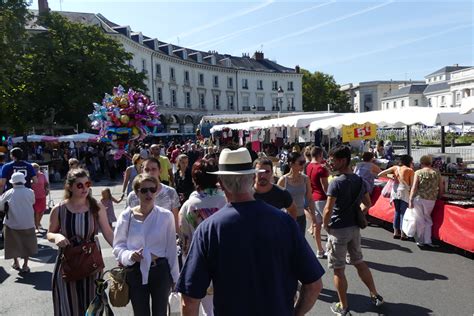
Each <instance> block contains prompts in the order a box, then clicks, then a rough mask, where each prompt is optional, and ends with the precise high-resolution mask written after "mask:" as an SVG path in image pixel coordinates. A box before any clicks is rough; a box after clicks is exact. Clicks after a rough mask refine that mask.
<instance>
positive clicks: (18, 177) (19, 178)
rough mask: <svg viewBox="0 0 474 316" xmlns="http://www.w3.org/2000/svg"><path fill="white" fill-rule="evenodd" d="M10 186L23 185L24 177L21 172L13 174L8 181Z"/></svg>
mask: <svg viewBox="0 0 474 316" xmlns="http://www.w3.org/2000/svg"><path fill="white" fill-rule="evenodd" d="M9 182H10V183H11V184H19V183H20V184H25V183H26V179H25V175H24V174H23V173H22V172H14V173H13V174H12V177H11V178H10V181H9Z"/></svg>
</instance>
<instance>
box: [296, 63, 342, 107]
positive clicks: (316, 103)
mask: <svg viewBox="0 0 474 316" xmlns="http://www.w3.org/2000/svg"><path fill="white" fill-rule="evenodd" d="M301 72H302V73H303V82H302V83H303V89H302V90H303V110H304V111H327V109H328V104H331V110H333V111H334V112H350V111H351V107H350V103H349V98H348V96H347V95H346V94H345V93H344V92H342V91H340V90H339V88H340V86H339V85H338V84H337V83H336V81H335V80H334V77H333V76H331V75H328V74H325V73H322V72H319V71H316V72H314V73H311V72H309V71H308V70H305V69H302V70H301Z"/></svg>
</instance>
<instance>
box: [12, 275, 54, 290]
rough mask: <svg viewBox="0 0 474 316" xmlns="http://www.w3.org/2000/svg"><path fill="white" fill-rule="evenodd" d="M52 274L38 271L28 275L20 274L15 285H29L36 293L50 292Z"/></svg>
mask: <svg viewBox="0 0 474 316" xmlns="http://www.w3.org/2000/svg"><path fill="white" fill-rule="evenodd" d="M51 278H52V273H51V272H49V271H38V272H30V273H20V274H19V275H18V277H17V279H16V280H15V283H21V284H30V285H33V288H34V289H35V290H38V291H51Z"/></svg>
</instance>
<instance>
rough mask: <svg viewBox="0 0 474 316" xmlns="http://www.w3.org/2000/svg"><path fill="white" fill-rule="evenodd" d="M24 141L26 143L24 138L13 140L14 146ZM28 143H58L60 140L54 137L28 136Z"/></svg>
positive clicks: (14, 138)
mask: <svg viewBox="0 0 474 316" xmlns="http://www.w3.org/2000/svg"><path fill="white" fill-rule="evenodd" d="M23 141H24V140H23V136H19V137H13V138H12V142H13V144H16V143H22V142H23ZM26 141H28V142H33V143H40V142H56V141H58V138H57V137H54V136H48V135H28V136H27V140H26Z"/></svg>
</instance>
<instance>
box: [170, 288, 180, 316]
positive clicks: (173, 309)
mask: <svg viewBox="0 0 474 316" xmlns="http://www.w3.org/2000/svg"><path fill="white" fill-rule="evenodd" d="M168 315H169V316H178V315H181V294H179V293H178V292H171V294H170V296H169V297H168Z"/></svg>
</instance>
